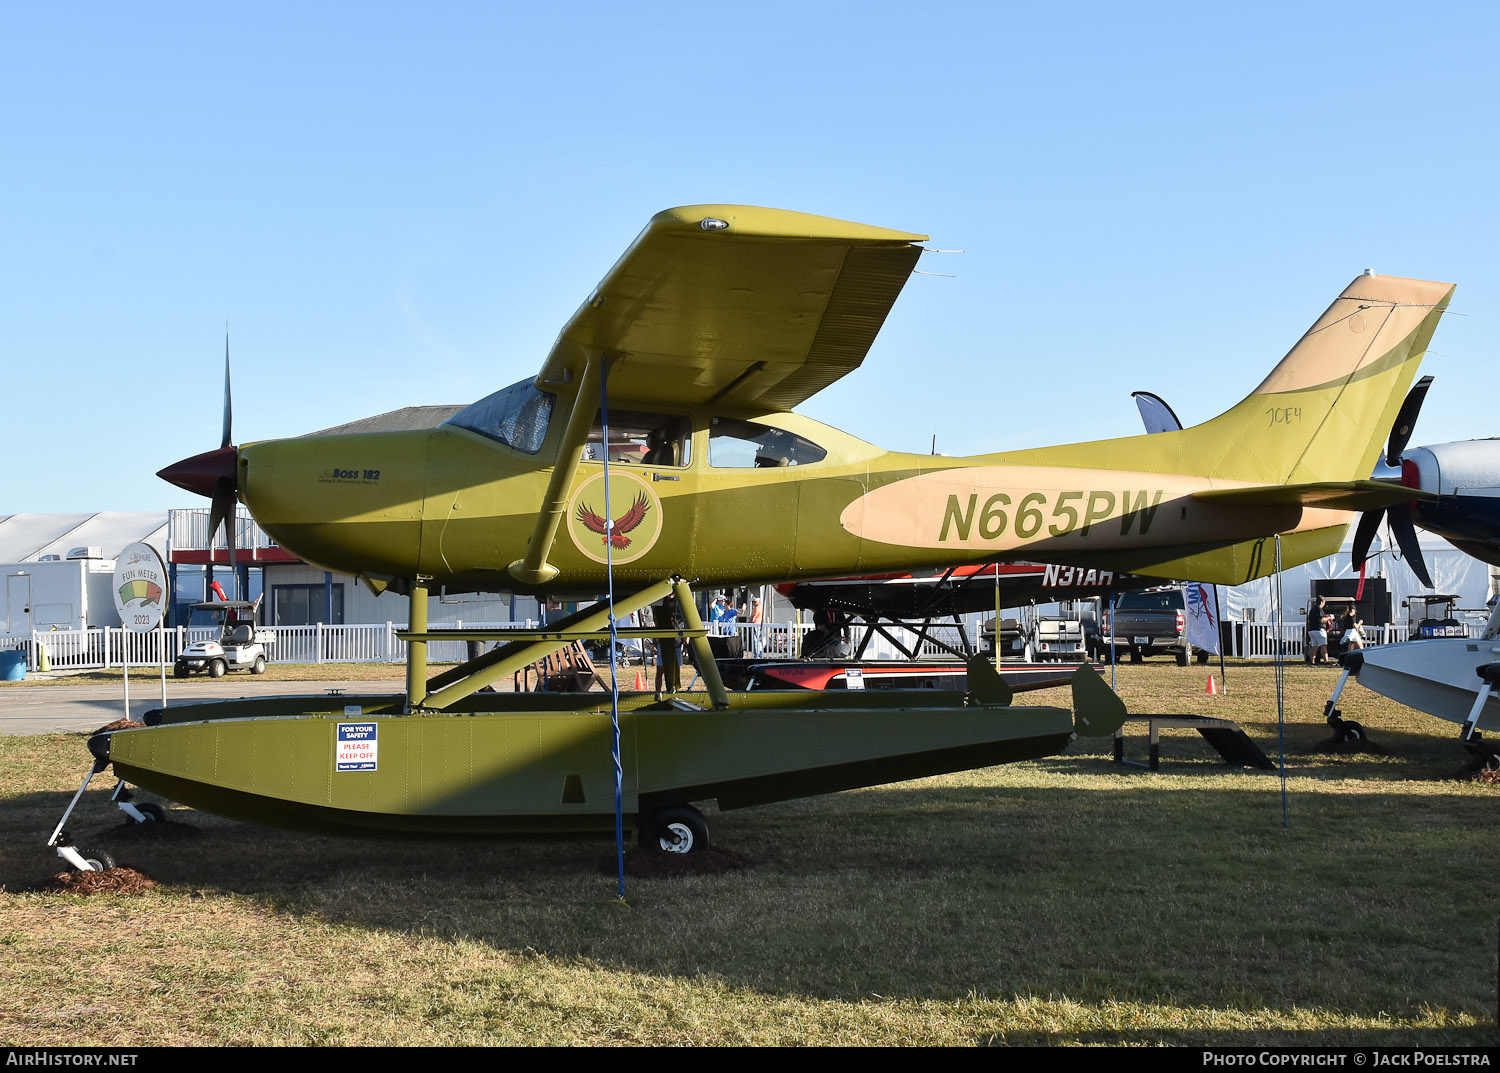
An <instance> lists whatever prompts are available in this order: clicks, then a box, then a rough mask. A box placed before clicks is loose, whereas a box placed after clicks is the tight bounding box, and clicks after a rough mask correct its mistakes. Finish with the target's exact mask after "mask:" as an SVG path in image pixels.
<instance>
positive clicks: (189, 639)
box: [0, 622, 535, 671]
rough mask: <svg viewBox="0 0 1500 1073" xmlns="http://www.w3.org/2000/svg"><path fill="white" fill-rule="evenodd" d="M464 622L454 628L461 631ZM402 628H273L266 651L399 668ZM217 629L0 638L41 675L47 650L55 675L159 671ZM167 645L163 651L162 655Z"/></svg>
mask: <svg viewBox="0 0 1500 1073" xmlns="http://www.w3.org/2000/svg"><path fill="white" fill-rule="evenodd" d="M534 625H535V623H532V622H470V623H468V627H469V628H470V629H498V628H501V627H504V626H534ZM463 626H464V623H462V622H458V623H455V624H454V628H455V629H457V628H462V627H463ZM405 628H406V627H405V626H404V625H397V624H395V623H392V622H382V623H378V624H374V625H351V626H325V625H323V624H321V623H319V624H317V625H313V626H274V627H271V629H272V631H273V632H274V633H275V636H276V639H275V641H273V642H272V643H271V644H270V645H268V646H267V648H266V651H267V654H268V655H269V656H270V658H271V661H272V662H274V663H400V662H402V661H404V660H405V659H406V644H405V642H403V641H401V640H400V639H398V638H397V637H396V634H397V632H398V631H400V630H404V629H405ZM219 632H220V631H219V629H218V628H217V627H212V626H210V627H194V628H192V629H188V628H187V627H185V626H178V627H176V628H174V629H169V630H165V631H157V630H153V631H152V632H150V633H132V632H131V631H130V630H126V629H122V628H120V627H117V626H114V627H107V628H104V629H97V630H49V631H46V632H33V633H31V634H21V635H19V636H8V637H0V651H15V650H16V649H23V650H24V651H25V652H26V665H27V667H28V668H29V669H30V670H33V671H34V670H37V669H38V668H39V666H40V663H41V651H42V649H46V652H47V663H48V665H49V667H50V668H51V669H52V670H58V671H78V670H97V669H100V668H108V667H121V666H128V667H157V666H160V664H161V663H162V661H163V657H165V662H167V663H171V662H172V661H173V660H175V659H176V658H177V656H178V654H179V653H181V652H182V650H183V649H185V648H186V647H187V646H188V645H190V644H192V643H193V642H195V641H212V640H216V639H217V638H218V636H219ZM163 646H164V647H165V652H163ZM427 658H428V659H429V660H431V661H432V662H434V663H458V662H460V661H461V660H463V659H465V658H467V653H466V649H465V642H463V641H437V642H434V643H432V644H429V645H428V646H427Z"/></svg>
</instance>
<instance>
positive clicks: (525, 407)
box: [443, 380, 556, 455]
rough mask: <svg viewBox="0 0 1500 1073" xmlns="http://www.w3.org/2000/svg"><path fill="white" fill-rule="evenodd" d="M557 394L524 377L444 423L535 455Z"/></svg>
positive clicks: (543, 436)
mask: <svg viewBox="0 0 1500 1073" xmlns="http://www.w3.org/2000/svg"><path fill="white" fill-rule="evenodd" d="M555 398H556V397H555V396H553V395H549V394H548V393H547V392H545V391H538V390H537V389H536V388H535V387H534V386H533V385H532V382H531V381H530V380H522V381H521V382H520V383H518V384H512V385H511V386H510V387H507V388H502V389H501V390H499V391H497V392H495V393H494V394H493V395H486V396H485V397H484V398H482V399H480V400H479V401H478V402H476V403H473V404H472V405H469V406H465V407H464V408H463V409H462V410H460V411H458V413H456V414H454V415H453V416H452V417H450V418H448V420H447V421H444V422H443V424H445V425H457V426H459V427H460V428H466V429H469V430H471V431H473V432H477V433H479V434H480V435H481V436H488V437H489V438H490V439H492V440H499V441H500V442H501V443H503V444H505V446H507V447H513V448H515V449H516V450H517V451H524V452H525V453H526V454H529V455H534V454H536V453H537V452H538V451H540V450H541V449H542V441H543V440H545V439H546V438H547V426H548V424H549V423H550V422H551V421H552V403H553V402H554V400H555Z"/></svg>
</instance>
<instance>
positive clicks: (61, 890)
mask: <svg viewBox="0 0 1500 1073" xmlns="http://www.w3.org/2000/svg"><path fill="white" fill-rule="evenodd" d="M158 886H160V884H159V883H157V882H156V880H154V879H152V878H151V877H150V876H148V875H146V874H145V873H144V872H137V871H136V870H135V869H134V868H108V869H106V870H105V871H103V872H71V871H69V872H58V873H57V874H56V875H54V876H48V877H47V878H46V879H44V880H42V882H40V883H38V884H37V885H36V889H37V890H39V891H42V892H43V893H47V894H139V893H140V892H141V891H143V890H152V889H153V888H155V887H158Z"/></svg>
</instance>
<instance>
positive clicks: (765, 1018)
mask: <svg viewBox="0 0 1500 1073" xmlns="http://www.w3.org/2000/svg"><path fill="white" fill-rule="evenodd" d="M1205 677H1206V669H1205V668H1200V667H1191V668H1177V667H1175V666H1171V665H1169V664H1165V663H1152V664H1146V665H1143V666H1125V667H1122V668H1121V669H1120V686H1121V692H1122V693H1123V694H1124V696H1125V697H1126V700H1127V702H1128V704H1129V705H1130V707H1131V708H1132V710H1135V711H1148V710H1155V711H1160V712H1203V713H1207V712H1214V713H1219V714H1224V715H1228V716H1230V717H1232V718H1238V719H1240V720H1241V721H1242V722H1243V723H1244V724H1245V726H1246V729H1247V730H1248V731H1249V732H1250V733H1251V735H1252V736H1253V737H1255V738H1256V739H1257V740H1258V741H1259V742H1260V743H1261V744H1262V746H1263V747H1264V748H1265V749H1266V751H1267V752H1268V753H1270V754H1271V755H1273V756H1274V755H1275V753H1276V748H1277V741H1276V708H1275V700H1274V690H1273V675H1272V669H1271V668H1270V667H1269V666H1253V665H1240V666H1231V667H1230V668H1229V682H1228V688H1229V692H1228V693H1227V694H1226V695H1223V696H1220V697H1217V698H1210V697H1205V696H1204V695H1203V688H1204V682H1205ZM1335 677H1336V674H1335V672H1333V671H1331V670H1328V669H1324V668H1310V667H1303V666H1301V665H1297V666H1294V667H1292V668H1290V669H1289V671H1288V686H1287V688H1288V697H1289V704H1288V713H1289V725H1288V732H1287V737H1286V752H1287V769H1288V782H1287V785H1288V805H1287V808H1288V812H1289V820H1290V822H1289V825H1288V826H1283V823H1282V796H1281V782H1280V779H1279V777H1278V776H1277V775H1276V774H1274V773H1265V772H1259V771H1257V772H1254V773H1250V772H1240V771H1238V770H1236V769H1230V768H1227V767H1225V766H1224V765H1223V764H1222V763H1220V762H1218V760H1217V758H1216V757H1215V756H1214V754H1212V752H1211V751H1210V750H1209V749H1208V748H1207V746H1206V745H1204V744H1203V743H1202V742H1201V740H1200V739H1199V738H1198V737H1197V735H1196V734H1191V733H1178V734H1173V735H1165V736H1164V739H1163V741H1164V748H1163V754H1164V759H1163V768H1162V771H1161V773H1160V774H1149V773H1146V772H1140V771H1135V770H1131V769H1122V768H1120V767H1117V766H1116V765H1114V764H1113V763H1111V762H1110V761H1109V759H1108V754H1107V742H1104V741H1086V742H1083V743H1080V747H1078V748H1076V749H1075V751H1074V752H1073V753H1070V754H1069V755H1066V756H1062V757H1056V758H1052V759H1048V760H1044V761H1038V762H1033V763H1026V764H1018V765H1013V766H1009V767H1002V768H991V769H985V770H981V771H975V772H967V773H963V774H959V775H953V776H947V777H943V778H935V779H928V780H924V781H921V782H915V783H904V784H900V785H897V786H890V787H880V788H874V789H869V790H863V791H856V792H850V793H845V794H839V795H835V796H831V797H824V798H817V799H811V800H807V801H799V802H790V803H786V804H781V805H774V806H767V807H763V808H758V809H750V810H746V811H743V812H734V813H727V814H723V815H717V814H714V813H712V812H710V821H711V823H712V825H713V831H714V837H715V839H716V843H717V844H718V845H721V846H724V847H728V848H731V849H733V850H735V851H737V852H738V853H740V854H743V855H744V856H745V857H747V858H749V859H750V861H751V864H750V866H749V867H748V868H746V869H745V870H743V871H739V872H732V873H727V874H723V875H716V876H694V877H686V878H676V879H670V880H643V879H637V880H631V881H629V884H628V892H627V898H626V900H625V902H624V903H621V902H620V901H619V900H618V899H617V898H616V884H615V878H614V873H613V851H612V846H611V844H610V843H609V842H607V841H590V842H546V843H369V842H355V841H341V840H334V839H327V838H313V837H307V836H301V835H291V834H283V833H279V832H272V831H264V830H260V829H257V828H253V827H248V826H244V825H241V824H236V823H232V822H229V821H225V820H219V819H217V818H215V817H211V816H206V815H202V814H197V813H192V812H189V811H187V810H183V809H174V810H173V813H172V815H173V818H174V819H175V820H178V821H182V822H186V823H189V824H191V825H193V826H194V827H196V828H197V829H198V831H199V832H200V833H199V835H198V837H194V838H181V839H171V840H161V841H154V842H146V841H136V840H127V839H126V838H124V837H123V836H122V834H121V832H119V831H118V830H116V829H115V825H116V822H117V821H116V819H115V815H117V814H115V813H114V812H113V810H112V809H111V808H109V806H108V805H107V802H106V800H105V798H106V796H107V789H100V790H91V791H90V793H89V794H88V795H87V796H86V797H85V799H84V801H83V802H82V803H81V804H80V806H79V809H80V812H79V813H78V815H77V819H76V821H75V822H74V823H72V824H71V826H72V828H73V829H74V830H75V831H76V832H78V833H79V834H80V835H81V836H85V835H86V836H88V837H87V838H85V839H83V840H84V841H88V842H91V843H94V844H98V845H101V846H104V847H107V848H111V849H112V850H113V851H114V853H115V855H116V856H117V857H118V858H120V861H121V863H122V864H127V865H130V866H132V867H135V868H137V869H139V870H141V871H143V872H146V873H148V874H149V875H151V876H152V877H154V878H155V879H157V880H158V881H160V883H161V884H162V885H161V886H160V887H159V888H157V889H155V890H152V891H147V892H143V893H139V894H132V895H93V896H90V897H81V896H77V895H60V894H49V893H37V892H33V891H31V890H30V888H33V887H34V886H36V885H37V884H38V883H39V882H40V881H41V880H42V879H44V878H45V877H46V876H47V875H48V874H50V873H51V872H54V871H57V870H58V864H59V862H57V860H56V858H54V857H52V856H50V851H48V850H46V849H45V848H44V846H43V843H44V842H45V840H46V837H47V835H48V833H49V832H50V831H51V829H52V827H53V825H54V824H55V823H56V822H57V818H58V816H59V815H61V813H62V810H63V808H64V807H65V806H66V804H67V801H68V798H69V797H70V796H71V794H72V792H73V791H74V790H75V789H76V788H77V784H78V782H79V780H80V779H81V778H82V776H83V771H84V769H85V767H86V756H85V753H84V749H83V736H82V735H58V736H51V737H36V738H6V739H0V794H3V798H4V808H3V809H0V885H3V890H0V951H3V953H0V1043H4V1044H13V1045H14V1044H25V1045H48V1044H50V1045H70V1044H71V1045H78V1044H91V1045H110V1046H128V1045H132V1044H135V1045H149V1044H195V1045H204V1044H214V1043H230V1044H252V1045H267V1044H374V1043H382V1044H384V1043H393V1044H437V1045H445V1044H453V1045H475V1044H511V1043H533V1044H570V1043H585V1044H602V1043H644V1044H655V1045H661V1044H787V1043H803V1042H805V1043H813V1044H987V1043H1028V1044H1034V1043H1059V1044H1063V1043H1066V1044H1071V1043H1082V1044H1117V1043H1139V1044H1155V1043H1196V1044H1218V1045H1243V1046H1263V1045H1276V1044H1290V1045H1340V1044H1357V1045H1359V1044H1362V1045H1376V1044H1397V1043H1399V1044H1427V1045H1433V1044H1446V1045H1494V1044H1495V1043H1496V1040H1497V1033H1496V1027H1495V1016H1496V1013H1495V1011H1496V973H1497V911H1500V907H1497V904H1496V882H1495V881H1496V867H1495V863H1494V856H1493V841H1494V837H1495V832H1496V823H1495V819H1496V817H1495V813H1496V808H1497V804H1500V800H1497V796H1500V785H1496V784H1473V783H1458V782H1455V781H1450V776H1451V775H1452V774H1453V772H1454V770H1455V769H1456V768H1457V767H1458V765H1459V763H1460V760H1461V759H1462V756H1461V752H1460V749H1459V747H1458V745H1457V743H1456V728H1455V727H1453V726H1451V725H1450V724H1447V723H1441V722H1438V721H1436V720H1432V719H1429V718H1427V717H1424V716H1420V715H1417V714H1416V713H1412V712H1410V711H1408V710H1406V709H1402V708H1399V707H1397V706H1395V705H1392V704H1390V703H1389V702H1386V701H1384V700H1381V699H1380V698H1376V697H1374V696H1373V695H1371V694H1369V693H1367V692H1365V691H1363V690H1361V689H1359V688H1357V687H1351V688H1350V690H1349V692H1348V695H1347V696H1346V702H1345V704H1344V705H1343V707H1344V709H1345V714H1346V716H1347V717H1349V718H1354V719H1359V720H1361V721H1362V722H1364V723H1365V725H1366V726H1367V728H1368V729H1369V731H1370V733H1371V736H1372V737H1373V738H1374V739H1375V740H1377V741H1379V742H1380V743H1382V744H1383V745H1385V746H1386V747H1387V748H1389V749H1390V751H1391V753H1390V755H1388V756H1367V755H1361V756H1325V755H1320V754H1318V753H1316V752H1315V751H1314V750H1315V746H1316V745H1317V744H1318V743H1319V742H1320V741H1322V740H1323V739H1325V738H1326V737H1327V736H1328V731H1327V728H1326V726H1325V725H1324V724H1323V722H1322V719H1321V708H1322V703H1323V701H1324V700H1325V699H1326V697H1327V694H1328V691H1329V690H1330V689H1331V688H1332V685H1333V683H1334V681H1335ZM1041 696H1042V697H1046V696H1048V695H1047V694H1042V695H1041ZM1022 699H1024V698H1022ZM1131 751H1132V753H1133V754H1134V755H1136V756H1138V757H1139V756H1142V755H1143V754H1144V741H1143V736H1142V735H1139V734H1138V737H1137V739H1136V740H1134V741H1132V742H1131Z"/></svg>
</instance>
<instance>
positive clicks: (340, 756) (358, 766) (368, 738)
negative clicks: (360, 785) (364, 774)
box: [333, 723, 380, 771]
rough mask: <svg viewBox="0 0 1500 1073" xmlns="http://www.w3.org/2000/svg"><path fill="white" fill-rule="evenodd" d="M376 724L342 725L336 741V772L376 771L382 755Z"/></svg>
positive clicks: (334, 765)
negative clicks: (380, 754)
mask: <svg viewBox="0 0 1500 1073" xmlns="http://www.w3.org/2000/svg"><path fill="white" fill-rule="evenodd" d="M379 734H380V728H379V727H378V726H377V725H376V724H375V723H340V724H338V737H337V738H336V739H335V741H334V747H333V748H334V751H333V770H334V771H374V770H375V765H376V762H377V761H378V760H379V758H380V757H379V753H380V738H379Z"/></svg>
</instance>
